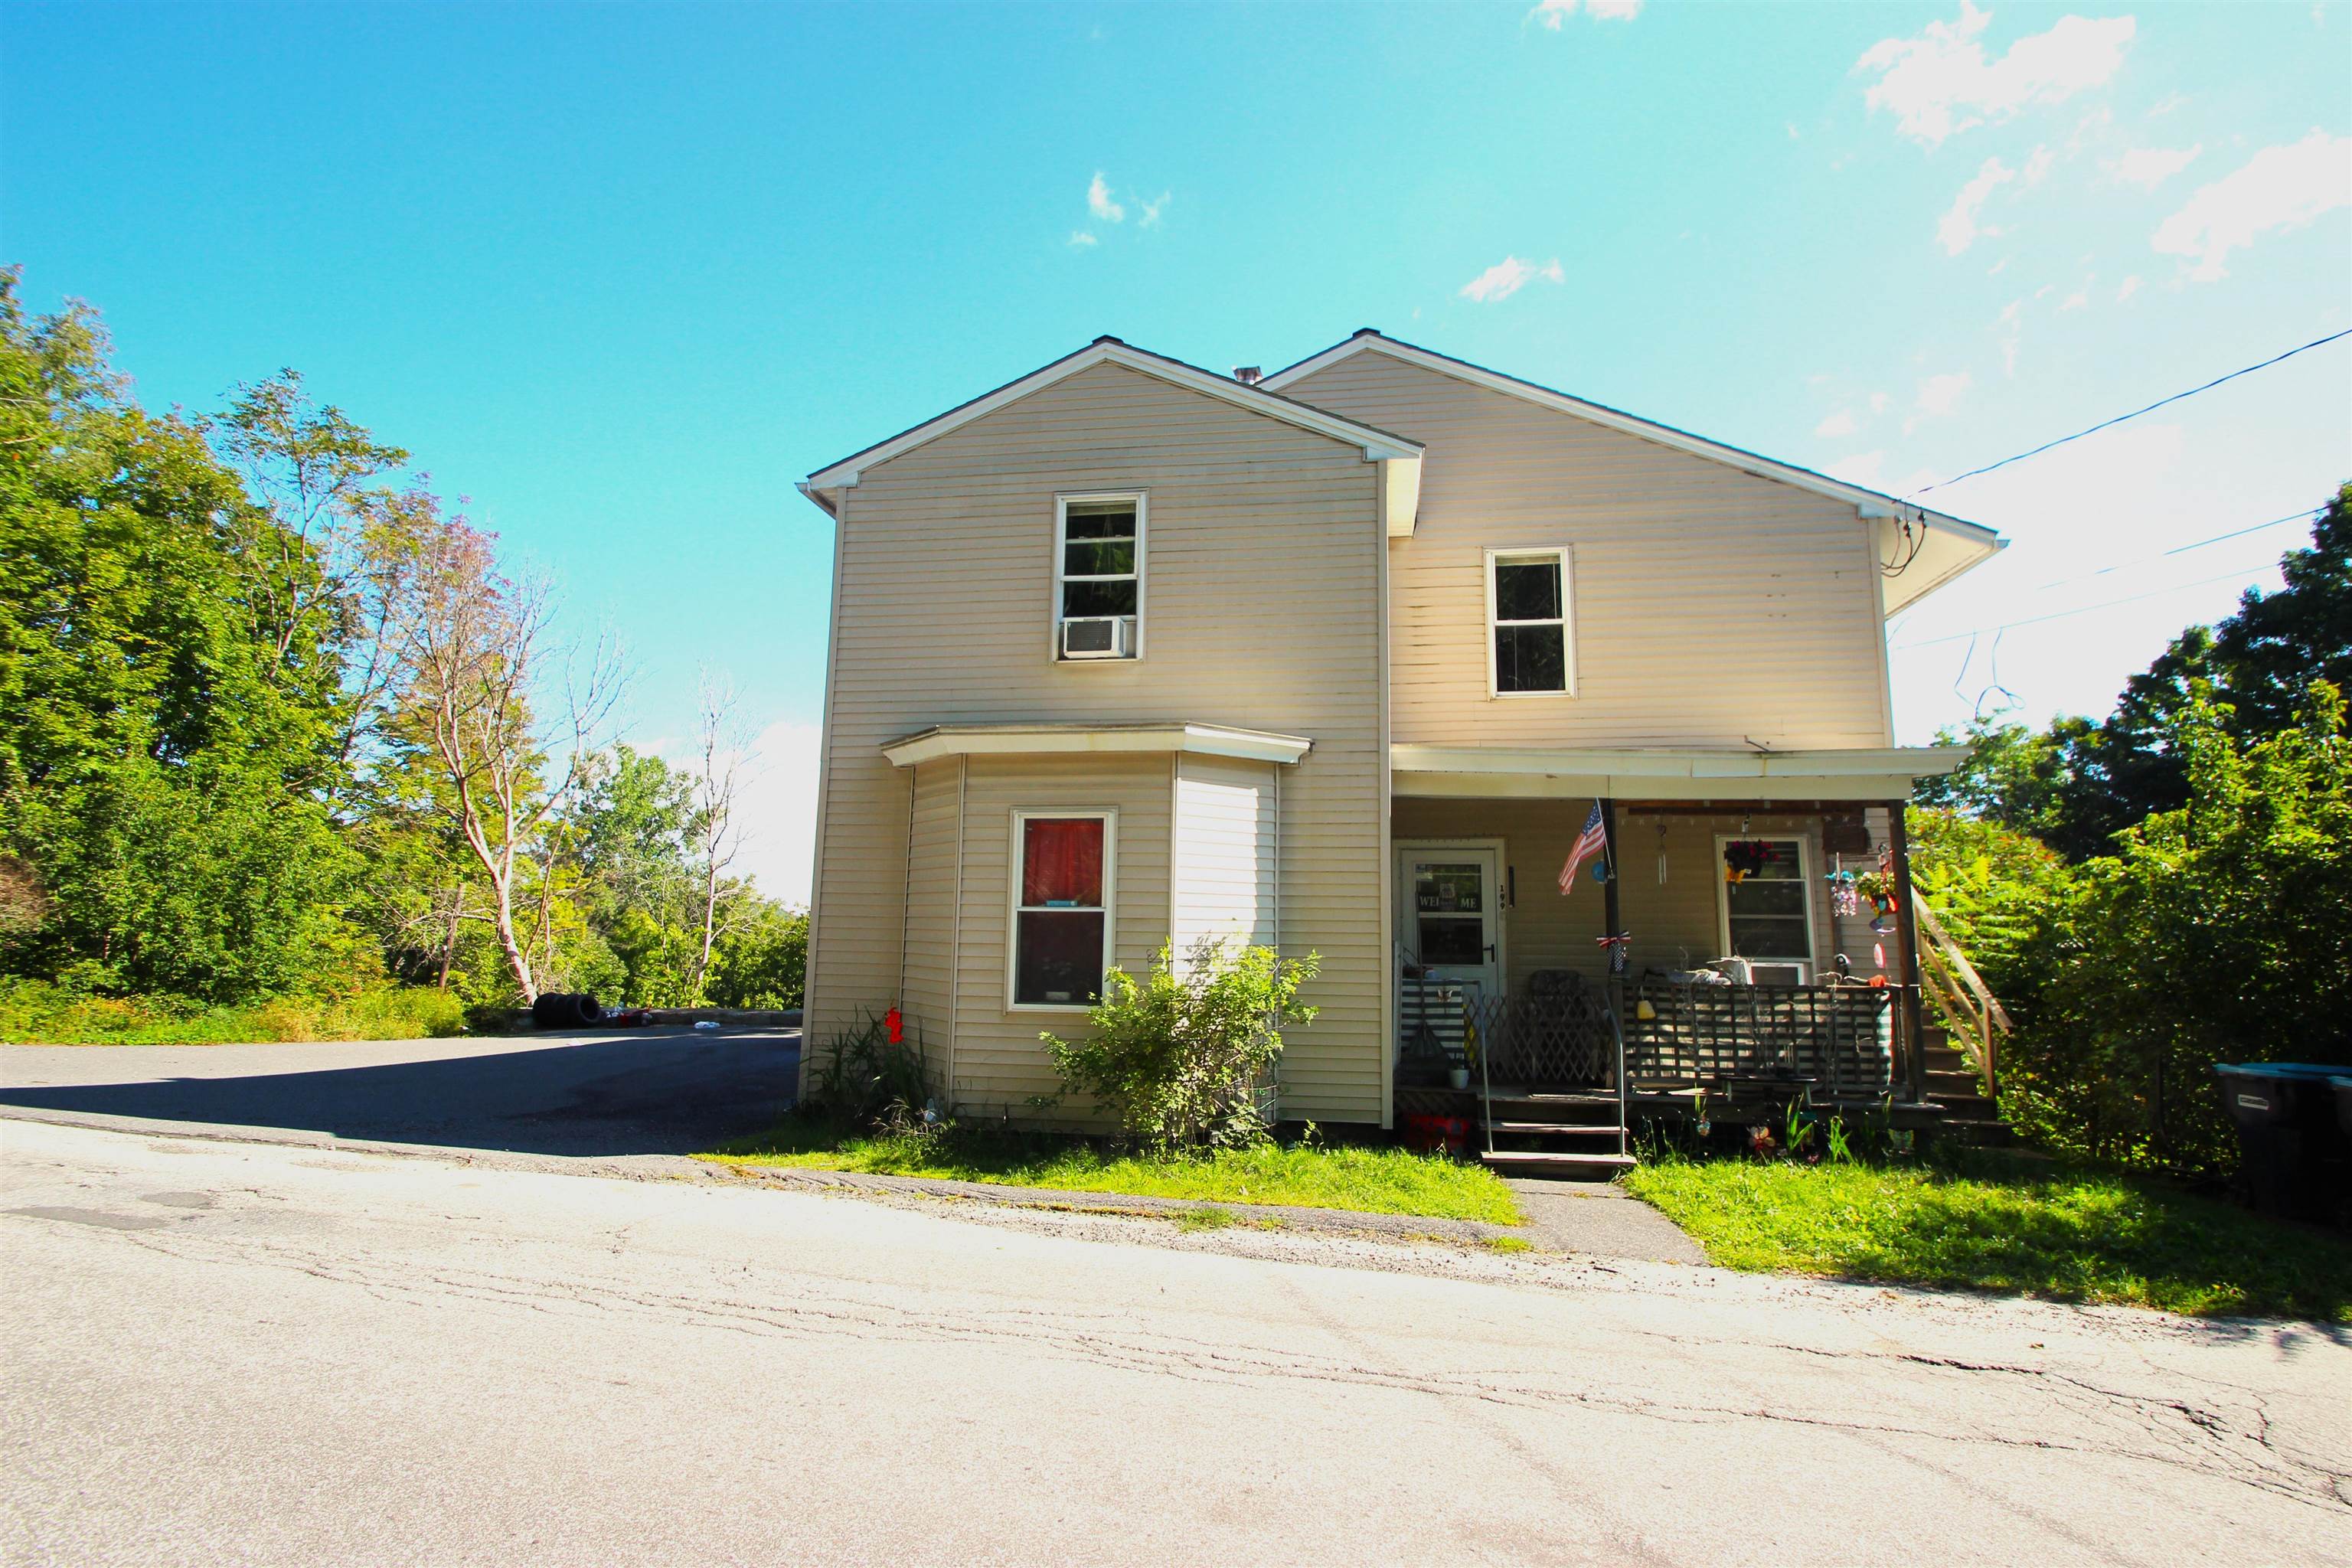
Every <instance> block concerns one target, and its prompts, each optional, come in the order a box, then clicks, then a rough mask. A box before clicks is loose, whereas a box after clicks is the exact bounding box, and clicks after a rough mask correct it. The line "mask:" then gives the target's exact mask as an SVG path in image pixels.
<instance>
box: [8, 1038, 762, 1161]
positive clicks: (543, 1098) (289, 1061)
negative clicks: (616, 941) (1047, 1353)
mask: <svg viewBox="0 0 2352 1568" xmlns="http://www.w3.org/2000/svg"><path fill="white" fill-rule="evenodd" d="M799 1061H800V1031H798V1030H797V1029H772V1030H760V1029H733V1030H722V1031H720V1032H719V1033H717V1034H710V1033H698V1032H697V1031H695V1030H692V1029H686V1028H672V1029H633V1030H626V1031H621V1032H616V1033H608V1034H583V1035H536V1036H525V1037H513V1038H499V1039H460V1040H358V1041H343V1042H335V1043H330V1044H320V1045H272V1046H5V1047H0V1105H6V1106H17V1107H22V1108H24V1109H26V1110H32V1111H34V1112H36V1113H46V1114H49V1115H52V1116H58V1117H60V1118H68V1119H74V1120H79V1119H83V1118H89V1117H108V1118H110V1117H136V1118H140V1119H142V1120H146V1121H163V1122H169V1123H182V1124H193V1125H198V1126H204V1127H213V1128H278V1129H295V1130H301V1131H317V1132H325V1133H329V1134H331V1135H332V1136H334V1137H337V1138H349V1139H362V1140H369V1141H378V1142H394V1143H426V1144H440V1145H445V1146H449V1147H457V1148H467V1149H500V1150H511V1151H516V1152H526V1153H536V1154H565V1155H606V1156H610V1155H625V1154H684V1153H691V1152H695V1151H697V1150H701V1149H708V1148H709V1147H710V1146H711V1145H712V1144H713V1143H715V1142H720V1141H722V1140H724V1139H727V1138H731V1137H736V1136H739V1135H740V1134H742V1133H746V1132H754V1131H760V1130H761V1129H762V1128H764V1127H767V1126H770V1125H772V1123H773V1122H774V1121H775V1120H776V1118H777V1117H778V1116H780V1115H781V1114H782V1112H783V1110H785V1108H786V1107H788V1106H789V1105H790V1104H791V1103H792V1095H793V1077H794V1074H795V1072H796V1071H797V1069H798V1066H799Z"/></svg>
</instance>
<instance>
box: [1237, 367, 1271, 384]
mask: <svg viewBox="0 0 2352 1568" xmlns="http://www.w3.org/2000/svg"><path fill="white" fill-rule="evenodd" d="M1234 380H1235V381H1238V382H1240V383H1241V384H1243V385H1244V386H1255V385H1256V384H1258V383H1259V382H1261V381H1263V380H1265V371H1263V370H1260V369H1259V368H1258V367H1257V366H1256V365H1254V364H1237V365H1235V366H1234Z"/></svg>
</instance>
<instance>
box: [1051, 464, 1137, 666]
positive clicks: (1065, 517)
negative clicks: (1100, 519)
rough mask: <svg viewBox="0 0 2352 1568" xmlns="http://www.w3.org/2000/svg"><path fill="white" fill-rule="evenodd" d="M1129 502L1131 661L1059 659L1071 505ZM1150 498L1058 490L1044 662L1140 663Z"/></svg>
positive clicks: (1126, 492)
mask: <svg viewBox="0 0 2352 1568" xmlns="http://www.w3.org/2000/svg"><path fill="white" fill-rule="evenodd" d="M1104 500H1131V501H1133V502H1134V503H1135V654H1134V657H1133V658H1063V657H1062V582H1063V577H1062V567H1063V563H1065V562H1066V561H1067V560H1068V559H1069V542H1070V537H1069V533H1070V503H1071V502H1072V501H1104ZM1150 509H1151V508H1150V494H1149V492H1147V491H1144V490H1062V491H1057V492H1055V496H1054V597H1053V600H1052V602H1051V604H1050V605H1049V606H1048V610H1049V613H1048V615H1047V616H1046V617H1045V658H1047V660H1048V661H1050V662H1051V663H1054V664H1056V665H1109V666H1111V667H1113V668H1118V666H1120V665H1129V664H1141V663H1142V662H1143V638H1144V628H1145V626H1147V625H1149V618H1148V617H1147V616H1145V614H1144V610H1145V607H1146V605H1145V599H1146V596H1147V595H1149V593H1150V578H1149V577H1148V576H1147V575H1146V570H1147V568H1146V564H1145V559H1144V554H1145V552H1144V540H1145V533H1146V530H1147V528H1148V526H1149V524H1150Z"/></svg>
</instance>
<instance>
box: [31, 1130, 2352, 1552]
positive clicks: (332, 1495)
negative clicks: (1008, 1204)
mask: <svg viewBox="0 0 2352 1568" xmlns="http://www.w3.org/2000/svg"><path fill="white" fill-rule="evenodd" d="M0 1140H5V1155H0V1279H5V1307H0V1311H5V1321H0V1560H5V1561H6V1562H8V1563H139V1564H157V1563H220V1562H230V1561H235V1562H249V1563H316V1562H339V1563H436V1564H437V1563H522V1564H536V1563H564V1564H571V1563H775V1562H793V1563H871V1562H877V1561H888V1562H894V1563H931V1562H940V1563H946V1562H955V1563H1013V1562H1018V1563H1058V1562H1081V1561H1135V1560H1150V1561H1154V1562H1177V1563H1225V1562H1287V1563H1297V1562H1314V1563H1323V1562H1348V1563H1370V1562H1388V1561H1417V1562H1433V1563H1434V1562H1444V1563H1461V1562H1464V1561H1472V1562H1494V1561H1503V1562H1558V1563H1792V1562H1815V1561H1838V1562H1867V1563H1937V1564H1939V1565H1948V1564H1956V1563H2022V1562H2032V1563H2166V1564H2176V1563H2208V1562H2210V1563H2223V1562H2229V1563H2331V1562H2332V1563H2341V1562H2347V1561H2352V1474H2347V1470H2352V1335H2347V1334H2346V1333H2345V1332H2343V1331H2338V1330H2329V1329H2323V1328H2318V1327H2313V1326H2297V1325H2284V1324H2251V1323H2190V1322H2183V1321H2177V1320H2169V1319H2165V1318H2161V1317H2158V1316H2157V1315H2154V1314H2147V1313H2135V1312H2129V1311H2123V1310H2072V1309H2066V1308H2061V1307H2056V1306H2052V1305H2047V1304H2038V1303H2032V1302H2023V1301H2003V1300H1981V1299H1973V1298H1958V1297H1942V1296H1935V1295H1927V1294H1917V1293H1899V1292H1895V1291H1887V1290H1880V1289H1867V1288H1861V1287H1853V1286H1837V1285H1827V1284H1818V1283H1802V1282H1794V1281H1788V1280H1778V1279H1758V1278H1753V1277H1748V1276H1739V1275H1732V1274H1727V1273H1723V1272H1720V1271H1717V1270H1714V1269H1709V1268H1690V1267H1679V1266H1675V1265H1669V1264H1651V1263H1641V1262H1624V1263H1621V1264H1617V1265H1612V1266H1609V1267H1602V1266H1600V1265H1597V1264H1591V1263H1587V1264H1583V1265H1577V1266H1570V1265H1566V1264H1561V1263H1558V1262H1554V1263H1550V1264H1549V1265H1543V1264H1538V1263H1536V1262H1531V1261H1530V1260H1529V1259H1527V1258H1484V1259H1482V1258H1466V1259H1465V1262H1464V1265H1463V1267H1465V1268H1472V1269H1474V1270H1475V1269H1484V1270H1487V1271H1488V1274H1487V1276H1486V1277H1483V1278H1432V1277H1425V1276H1422V1275H1415V1274H1411V1273H1403V1272H1383V1271H1376V1270H1375V1269H1373V1268H1363V1267H1358V1268H1331V1267H1316V1266H1309V1265H1307V1264H1304V1263H1299V1262H1290V1261H1283V1260H1281V1259H1280V1258H1279V1257H1275V1256H1268V1257H1240V1256H1230V1255H1220V1254H1213V1253H1208V1252H1194V1251H1188V1250H1184V1248H1185V1247H1187V1246H1189V1245H1190V1242H1189V1241H1188V1240H1187V1239H1186V1238H1184V1237H1181V1236H1179V1235H1178V1234H1177V1233H1176V1232H1175V1231H1174V1230H1173V1229H1172V1228H1171V1227H1169V1226H1152V1227H1151V1229H1150V1234H1151V1236H1152V1237H1155V1238H1157V1239H1156V1243H1155V1244H1154V1245H1149V1246H1147V1245H1137V1244H1135V1243H1133V1242H1130V1241H1103V1240H1078V1239H1072V1238H1070V1237H1066V1236H1059V1235H1041V1234H1035V1233H1034V1232H1032V1231H1029V1230H1024V1229H1020V1228H1013V1227H1011V1226H1008V1225H1005V1224H993V1223H992V1224H976V1223H971V1221H968V1220H961V1219H955V1218H949V1217H941V1216H939V1215H932V1214H929V1213H921V1212H909V1211H908V1210H906V1209H903V1208H898V1207H888V1206H883V1205H877V1204H874V1203H870V1202H867V1201H865V1200H862V1199H857V1198H849V1197H826V1196H823V1195H817V1194H799V1193H793V1192H782V1191H771V1190H761V1189H756V1188H752V1187H748V1186H734V1185H728V1184H693V1183H683V1182H671V1181H625V1180H618V1179H613V1178H610V1177H602V1176H590V1175H581V1174H569V1173H561V1172H558V1171H551V1170H541V1169H527V1168H515V1167H517V1166H520V1165H522V1164H524V1163H526V1162H522V1161H514V1162H509V1163H499V1162H497V1161H490V1162H487V1163H474V1164H464V1163H457V1162H455V1161H445V1160H440V1159H422V1158H416V1157H414V1156H397V1155H394V1154H389V1153H380V1152H359V1151H350V1150H339V1149H325V1150H321V1149H312V1148H288V1147H283V1146H264V1145H256V1144H246V1143H238V1142H218V1141H199V1140H194V1139H186V1138H169V1137H160V1136H155V1135H152V1134H126V1133H121V1132H111V1131H94V1130H90V1129H87V1128H78V1127H59V1126H51V1125H43V1124H35V1123H27V1122H23V1121H5V1122H0ZM572 1168H573V1169H578V1168H583V1167H572ZM1069 1217H1070V1218H1071V1219H1072V1221H1073V1223H1076V1222H1079V1221H1081V1220H1083V1221H1084V1222H1085V1223H1087V1224H1091V1225H1095V1226H1104V1225H1108V1224H1116V1225H1125V1226H1149V1225H1150V1222H1143V1221H1118V1222H1110V1221H1104V1220H1102V1219H1100V1218H1098V1217H1093V1216H1069ZM1135 1234H1137V1235H1141V1234H1142V1232H1140V1231H1138V1232H1136V1233H1135ZM1237 1234H1239V1233H1238V1232H1237V1231H1226V1232H1222V1233H1213V1235H1214V1236H1216V1237H1233V1236H1234V1235H1237ZM1201 1239H1203V1240H1206V1239H1209V1238H1208V1237H1203V1238H1201ZM1261 1239H1262V1242H1263V1244H1264V1245H1265V1247H1271V1248H1280V1247H1286V1246H1291V1245H1295V1244H1296V1238H1290V1237H1282V1236H1278V1235H1266V1236H1265V1237H1262V1238H1261ZM1424 1250H1425V1249H1424ZM1304 1255H1305V1254H1302V1256H1304Z"/></svg>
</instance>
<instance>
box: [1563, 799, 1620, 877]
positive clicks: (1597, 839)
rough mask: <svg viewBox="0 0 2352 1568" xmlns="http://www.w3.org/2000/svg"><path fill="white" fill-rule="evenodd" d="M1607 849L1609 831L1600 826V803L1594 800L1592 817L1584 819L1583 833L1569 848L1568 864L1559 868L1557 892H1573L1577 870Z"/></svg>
mask: <svg viewBox="0 0 2352 1568" xmlns="http://www.w3.org/2000/svg"><path fill="white" fill-rule="evenodd" d="M1608 848H1609V829H1608V828H1607V827H1606V826H1602V824H1601V803H1600V802H1599V801H1597V800H1596V801H1594V802H1593V803H1592V815H1591V816H1588V817H1586V818H1585V819H1584V831H1583V832H1581V833H1580V834H1578V835H1577V836H1576V842H1575V844H1574V845H1572V846H1570V848H1569V851H1568V864H1567V865H1565V866H1562V867H1561V868H1559V890H1560V891H1561V892H1562V893H1563V894H1565V893H1572V892H1574V891H1575V890H1576V873H1577V870H1578V869H1579V868H1580V867H1582V866H1583V864H1584V863H1585V862H1586V861H1587V860H1590V859H1591V858H1592V857H1594V856H1595V855H1601V854H1605V853H1607V851H1608Z"/></svg>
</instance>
